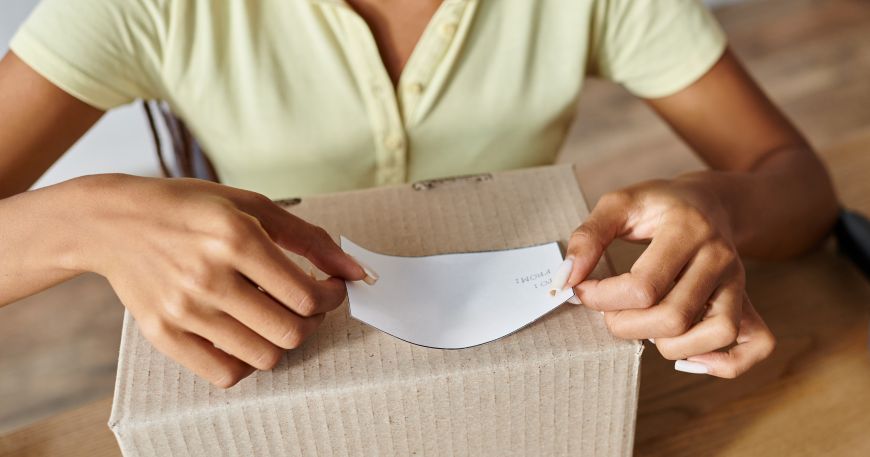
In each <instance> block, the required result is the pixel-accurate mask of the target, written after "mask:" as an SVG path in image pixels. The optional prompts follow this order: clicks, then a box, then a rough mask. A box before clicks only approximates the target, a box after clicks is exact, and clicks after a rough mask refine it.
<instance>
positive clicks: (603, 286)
mask: <svg viewBox="0 0 870 457" xmlns="http://www.w3.org/2000/svg"><path fill="white" fill-rule="evenodd" d="M696 246H697V244H696V243H695V241H694V240H692V239H691V235H689V234H688V233H686V232H685V231H682V230H669V231H666V232H663V233H661V234H658V235H656V236H655V237H654V238H653V240H652V242H651V243H650V245H649V246H648V247H647V248H646V250H644V252H643V254H641V256H640V257H639V258H638V259H637V261H636V262H635V263H634V265H632V267H631V271H630V272H628V273H624V274H621V275H619V276H614V277H610V278H606V279H603V280H600V281H599V280H589V281H584V282H582V283H580V284H578V285H577V287H575V288H574V290H575V293H576V294H577V296H578V297H579V298H580V301H581V302H583V304H584V305H586V306H588V307H590V308H592V309H597V310H600V311H610V310H615V309H627V308H628V309H632V308H649V307H651V306H653V305H655V304H656V303H658V302H659V300H661V298H662V297H664V296H665V294H666V293H667V292H668V291H669V290H670V288H671V286H672V284H673V282H674V279H675V278H676V277H677V275H679V274H680V272H681V271H682V270H683V268H685V267H686V263H687V262H688V261H689V260H690V259H691V258H692V256H693V255H695V252H696V250H697V248H696Z"/></svg>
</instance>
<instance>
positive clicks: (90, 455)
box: [0, 135, 870, 457]
mask: <svg viewBox="0 0 870 457" xmlns="http://www.w3.org/2000/svg"><path fill="white" fill-rule="evenodd" d="M823 155H824V156H825V158H826V160H827V161H828V163H829V165H830V167H831V171H832V174H833V176H834V178H835V181H836V182H837V186H838V191H839V192H840V195H841V198H842V200H843V201H844V202H845V203H846V204H847V205H848V206H850V207H853V208H857V209H860V210H862V211H863V212H865V214H870V135H868V136H864V137H860V138H855V139H852V140H849V141H846V142H844V143H843V144H842V145H840V146H838V147H836V148H832V149H830V150H828V151H825V153H824V154H823ZM611 254H612V255H613V260H614V263H615V264H616V266H617V269H618V270H625V269H627V267H628V266H629V265H630V264H631V261H632V260H633V259H634V258H635V257H636V255H637V254H638V252H637V250H636V248H632V247H629V246H627V245H622V246H618V247H616V248H615V249H614V250H613V252H612V253H611ZM747 272H748V273H747V274H748V289H749V293H750V296H751V297H752V298H753V302H754V303H755V304H756V306H757V307H758V308H759V309H760V311H761V313H762V314H763V315H764V316H765V319H766V320H767V322H768V323H769V324H770V326H771V328H772V329H773V331H774V333H775V334H776V335H777V338H778V340H779V344H778V347H777V350H776V351H775V352H774V354H773V356H771V358H770V359H769V360H767V361H765V362H763V363H762V364H761V365H759V366H758V367H756V368H754V369H753V370H751V371H750V372H749V373H748V374H746V375H744V376H743V377H741V378H738V379H736V380H730V381H726V380H719V379H714V378H710V377H707V376H696V375H687V374H682V373H677V372H675V371H674V370H673V364H672V363H671V362H669V361H666V360H664V359H662V358H661V357H660V356H659V355H658V354H657V353H656V352H655V348H654V347H648V348H647V353H646V354H645V355H644V358H643V363H642V377H643V379H642V382H641V389H640V405H639V411H638V418H637V436H636V446H635V451H636V454H637V455H640V456H659V455H661V456H678V455H705V456H706V455H717V456H732V455H733V456H755V455H759V456H779V455H785V456H801V455H807V456H816V455H831V456H834V455H836V456H849V455H855V456H866V455H870V411H868V409H870V351H868V324H870V317H868V316H870V285H868V283H867V282H866V281H864V280H863V278H862V277H861V276H860V275H859V273H858V272H857V271H855V270H854V269H853V268H852V267H851V266H850V265H849V264H848V262H847V261H845V260H844V259H843V258H842V257H840V256H839V255H837V253H836V252H835V249H834V247H833V243H828V244H827V245H826V246H825V247H824V248H822V249H820V250H818V251H817V252H815V253H813V254H811V255H809V256H807V257H805V258H802V259H799V260H795V261H791V262H784V263H777V264H749V265H747ZM110 405H111V399H110V398H106V399H103V400H100V401H97V402H95V403H92V404H89V405H86V406H84V407H81V408H78V409H75V410H72V411H69V412H66V413H63V414H59V415H57V416H54V417H50V418H48V419H46V420H43V421H41V422H38V423H36V424H34V425H32V426H29V427H26V428H23V429H20V430H18V431H14V432H12V433H9V434H6V435H3V436H0V455H3V456H16V457H23V456H82V457H85V456H87V457H103V456H118V455H120V452H119V451H118V447H117V444H116V443H115V439H114V437H113V436H112V434H111V433H110V431H109V429H108V427H107V426H106V422H107V421H108V417H109V409H110Z"/></svg>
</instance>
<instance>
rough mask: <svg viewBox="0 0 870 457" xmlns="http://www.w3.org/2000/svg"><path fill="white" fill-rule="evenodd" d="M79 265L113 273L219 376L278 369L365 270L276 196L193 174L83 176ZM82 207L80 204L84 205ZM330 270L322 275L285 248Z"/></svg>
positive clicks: (202, 372) (146, 330)
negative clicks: (347, 285) (306, 268)
mask: <svg viewBox="0 0 870 457" xmlns="http://www.w3.org/2000/svg"><path fill="white" fill-rule="evenodd" d="M78 182H79V184H78V189H79V192H82V194H81V199H80V200H78V201H84V202H87V203H85V204H84V205H83V206H84V208H83V213H80V214H82V216H83V217H76V218H75V219H74V220H71V221H69V222H68V223H69V224H71V225H72V226H73V227H72V230H76V231H77V232H76V233H77V234H79V235H80V237H79V238H80V239H79V241H81V244H79V246H80V248H79V249H78V251H79V254H76V255H75V257H76V258H77V260H76V262H78V263H79V264H78V265H77V268H78V269H81V270H85V271H93V272H96V273H99V274H101V275H103V276H105V277H106V278H107V279H108V280H109V282H110V283H111V285H112V287H113V288H114V289H115V292H116V293H117V294H118V297H119V298H120V299H121V301H122V302H123V303H124V305H125V306H126V307H127V309H128V310H129V311H130V313H131V314H132V315H133V316H134V317H135V318H136V322H137V324H138V325H139V330H140V331H141V332H142V334H143V335H144V336H145V338H146V339H148V341H150V342H151V343H152V344H153V345H154V346H155V347H156V348H157V349H158V350H159V351H161V352H163V353H164V354H166V355H167V356H169V357H171V358H172V359H175V360H176V361H178V362H179V363H181V364H182V365H184V366H186V367H187V368H189V369H190V370H192V371H193V372H194V373H196V374H197V375H199V376H201V377H203V378H205V379H207V380H208V381H210V382H211V383H212V384H214V385H216V386H219V387H224V388H226V387H230V386H233V385H234V384H236V383H237V382H238V381H240V380H241V379H243V378H244V377H246V376H248V375H249V374H251V373H252V372H253V371H254V369H260V370H268V369H271V368H272V367H274V366H275V364H277V363H278V361H279V360H280V359H281V356H282V354H283V352H284V350H286V349H293V348H296V347H298V346H299V345H300V344H301V343H302V341H303V340H304V339H305V338H306V337H307V336H309V335H310V334H311V333H312V332H313V331H314V330H315V329H316V328H317V327H318V325H320V323H321V322H322V321H323V318H324V313H326V312H328V311H331V310H333V309H335V308H336V307H337V306H339V305H340V304H341V303H342V301H343V300H344V298H345V295H346V289H345V286H344V281H343V280H345V279H347V280H360V279H363V278H365V276H366V272H365V271H364V270H363V268H361V267H360V266H359V265H358V264H357V263H356V262H355V261H354V260H353V258H352V257H350V256H349V255H347V254H345V253H344V252H343V251H342V250H341V248H339V247H338V246H337V245H336V244H335V242H333V240H332V239H331V238H330V237H329V235H327V233H326V232H325V231H324V230H323V229H321V228H319V227H316V226H314V225H311V224H309V223H307V222H305V221H303V220H301V219H299V218H297V217H295V216H293V215H291V214H289V213H287V212H286V211H284V210H283V209H281V208H280V207H279V206H277V205H276V204H274V203H273V202H272V201H270V200H269V199H268V198H266V197H264V196H262V195H259V194H256V193H253V192H248V191H244V190H239V189H235V188H232V187H227V186H223V185H220V184H215V183H210V182H205V181H200V180H192V179H156V178H141V177H134V176H126V175H99V176H91V177H87V178H82V179H80V180H78ZM81 209H82V208H77V210H81ZM281 247H283V248H285V249H287V250H290V251H293V252H295V253H296V254H299V255H302V256H304V257H306V258H307V259H309V260H310V261H311V262H312V263H313V264H314V265H315V266H316V267H317V268H319V269H321V270H322V271H324V272H325V273H327V274H329V275H330V276H331V277H330V278H328V279H325V280H320V281H318V280H315V279H313V278H312V277H311V276H309V275H308V274H307V273H306V272H304V271H302V270H301V269H300V268H299V267H298V266H296V265H295V264H294V263H293V262H291V261H290V259H289V258H287V256H286V255H285V254H284V252H283V251H282V250H281V249H280V248H281Z"/></svg>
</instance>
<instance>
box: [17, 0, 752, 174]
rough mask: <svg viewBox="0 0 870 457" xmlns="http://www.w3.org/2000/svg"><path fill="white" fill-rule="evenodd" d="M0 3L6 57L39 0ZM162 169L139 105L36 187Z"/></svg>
mask: <svg viewBox="0 0 870 457" xmlns="http://www.w3.org/2000/svg"><path fill="white" fill-rule="evenodd" d="M69 1H76V0H69ZM737 1H741V0H705V2H706V3H708V4H710V5H713V6H718V5H721V4H725V3H734V2H737ZM0 3H2V4H0V54H5V53H6V51H7V49H8V43H9V40H10V39H11V38H12V35H13V34H14V33H15V30H16V29H17V28H18V25H19V24H21V22H23V21H24V19H26V18H27V15H28V14H29V13H30V11H31V10H32V9H33V7H34V6H35V5H36V4H37V3H38V0H0ZM158 170H159V169H158V165H157V159H156V156H155V155H154V149H153V145H152V141H151V137H150V134H149V133H148V130H147V128H146V123H145V118H144V115H143V114H142V112H141V109H140V108H139V106H138V105H132V106H126V107H123V108H120V109H117V110H114V111H112V112H110V113H108V114H107V115H106V116H104V117H103V119H102V120H101V121H100V122H99V123H98V124H97V125H96V126H95V127H94V128H93V129H92V130H91V131H90V132H89V133H88V134H87V135H85V137H84V138H82V139H81V141H79V142H78V143H77V144H76V145H75V146H74V147H73V148H72V149H71V150H70V151H69V152H67V154H66V155H65V156H64V157H63V158H62V159H61V160H60V161H58V163H56V164H55V165H54V166H53V167H51V169H49V170H48V172H47V173H46V174H45V176H43V177H42V179H40V180H39V181H38V182H37V184H36V187H41V186H46V185H50V184H54V183H57V182H60V181H65V180H67V179H70V178H73V177H76V176H81V175H86V174H93V173H107V172H124V173H132V174H140V175H152V176H156V175H158V174H159V171H158Z"/></svg>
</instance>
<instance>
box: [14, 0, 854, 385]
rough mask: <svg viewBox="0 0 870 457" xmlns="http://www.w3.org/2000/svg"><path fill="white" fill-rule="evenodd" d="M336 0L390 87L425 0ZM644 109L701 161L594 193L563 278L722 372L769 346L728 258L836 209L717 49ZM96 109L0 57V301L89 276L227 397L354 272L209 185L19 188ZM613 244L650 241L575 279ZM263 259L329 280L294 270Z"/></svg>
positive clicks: (309, 240)
mask: <svg viewBox="0 0 870 457" xmlns="http://www.w3.org/2000/svg"><path fill="white" fill-rule="evenodd" d="M350 3H351V6H352V7H354V8H355V9H356V10H357V12H359V13H360V15H361V16H363V18H364V19H366V20H367V22H368V23H369V25H370V26H371V28H372V31H373V35H374V36H375V37H376V39H377V41H378V43H379V47H380V50H381V55H382V58H383V60H384V64H385V66H386V68H387V70H388V73H389V74H390V75H391V77H392V78H393V81H394V82H395V81H397V80H398V79H399V75H400V74H401V71H402V68H403V67H404V65H405V63H406V62H407V59H408V57H409V56H410V53H411V51H412V50H413V48H414V44H415V43H416V41H417V40H418V39H419V37H420V35H421V34H422V31H423V29H424V28H425V25H426V24H427V23H428V21H429V19H430V18H431V15H432V13H433V12H434V11H435V9H436V8H437V5H438V3H439V2H437V1H420V2H403V1H398V0H381V1H376V0H365V1H363V0H356V1H352V2H350ZM647 103H649V105H650V106H651V107H652V108H653V109H654V110H655V111H656V112H657V113H658V114H659V115H660V116H661V117H662V119H664V120H665V121H666V122H668V123H669V124H670V125H671V127H672V128H673V129H674V131H675V132H676V133H677V134H679V135H680V136H681V137H682V138H683V139H684V140H685V141H686V142H687V143H688V144H689V145H690V146H691V147H692V148H693V150H695V151H696V153H697V154H699V155H700V156H701V157H702V158H703V159H704V160H705V161H706V162H707V163H708V164H709V165H710V166H711V168H712V170H710V171H703V172H698V173H692V174H688V175H684V176H679V177H676V178H674V179H672V180H658V181H650V182H644V183H640V184H637V185H635V186H632V187H630V188H627V189H622V190H618V191H616V192H613V193H610V194H607V195H605V196H604V197H603V198H602V199H601V200H600V201H599V202H598V204H597V205H596V206H595V208H594V209H593V211H592V213H591V215H590V217H589V218H588V220H587V221H586V222H585V223H584V224H583V225H582V226H580V227H579V228H578V229H577V230H576V231H575V232H574V234H573V235H572V236H571V240H570V244H569V247H568V256H569V257H572V258H573V259H574V270H573V271H572V274H571V277H570V278H569V285H570V286H571V287H574V289H575V292H576V294H577V296H578V297H579V298H580V299H581V300H582V301H583V303H584V304H585V306H588V307H590V308H593V309H597V310H602V311H605V313H606V314H605V317H606V323H607V325H608V327H609V328H610V330H611V331H612V332H613V333H614V334H615V335H617V336H620V337H624V338H655V340H656V344H657V346H656V347H657V348H658V350H659V351H660V352H661V353H662V355H663V356H665V357H667V358H669V359H683V358H688V359H689V360H692V361H696V362H701V363H703V364H705V365H706V366H707V367H708V368H709V373H710V374H711V375H714V376H721V377H734V376H737V375H739V374H740V373H742V372H744V371H746V370H747V369H748V368H750V367H751V366H752V365H753V364H755V363H757V362H758V361H760V360H762V359H764V358H765V357H767V356H768V355H769V354H770V352H771V351H772V350H773V347H774V337H773V335H772V334H771V333H770V331H769V330H768V328H767V326H766V325H765V324H764V322H763V321H762V319H761V317H760V316H759V315H758V313H757V312H756V311H755V309H754V308H753V306H752V304H751V302H750V301H749V299H748V298H747V297H746V293H745V290H744V284H745V279H744V271H743V266H742V264H741V261H740V257H739V254H746V255H751V256H755V257H761V258H783V257H788V256H792V255H795V254H798V253H800V252H803V251H805V250H806V249H808V248H810V247H812V246H813V245H814V244H816V243H817V242H818V240H819V239H820V238H821V237H822V236H823V235H824V234H825V233H826V232H827V230H828V229H829V227H830V226H831V225H832V223H833V221H834V219H835V215H836V212H837V202H836V198H835V196H834V193H833V190H832V187H831V182H830V179H829V178H828V175H827V173H826V171H825V169H824V167H823V166H822V164H821V163H820V162H819V160H818V158H817V157H816V156H815V155H814V153H813V151H812V149H811V148H810V147H809V146H808V145H807V143H806V141H805V140H804V139H803V138H802V137H801V135H800V134H799V133H798V132H797V130H796V129H795V128H794V127H793V126H792V125H791V124H790V123H789V122H788V121H787V120H786V119H785V118H784V117H783V116H782V114H781V113H780V112H779V111H778V110H777V109H776V108H775V107H774V106H773V105H772V104H771V103H770V101H769V100H768V99H767V98H766V97H765V96H764V94H763V93H762V92H761V91H760V90H759V88H758V87H757V85H756V84H755V83H754V82H753V81H752V79H751V78H750V77H749V76H748V75H747V74H746V72H745V71H744V70H743V69H742V67H741V66H740V64H739V62H738V61H737V60H736V59H735V58H734V56H733V55H732V54H731V53H730V52H726V53H725V55H724V56H723V57H722V58H721V59H720V61H719V62H718V63H717V64H716V65H715V66H714V67H713V68H712V69H711V70H710V71H709V72H708V73H707V74H706V75H705V76H703V77H702V78H701V79H700V80H698V81H697V82H695V83H694V84H692V85H691V86H690V87H688V88H686V89H684V90H682V91H680V92H679V93H677V94H674V95H671V96H668V97H664V98H660V99H655V100H647ZM102 114H103V112H101V111H99V110H97V109H95V108H93V107H90V106H88V105H86V104H84V103H82V102H80V101H78V100H77V99H75V98H74V97H72V96H70V95H68V94H66V93H65V92H63V91H62V90H61V89H59V88H57V87H56V86H54V85H53V84H52V83H50V82H49V81H47V80H46V79H44V78H43V77H41V76H40V75H39V74H37V73H36V72H35V71H33V70H32V69H31V68H30V67H28V66H27V65H26V64H24V63H23V62H22V61H21V60H19V59H18V58H17V57H16V56H15V55H14V54H12V53H10V54H7V56H6V57H5V58H4V59H3V60H2V61H0V119H4V122H2V123H0V145H2V146H0V148H2V149H0V219H2V220H3V221H4V223H3V224H0V250H2V251H3V253H4V255H2V256H0V304H8V303H11V302H13V301H15V300H18V299H20V298H22V297H25V296H28V295H31V294H34V293H36V292H38V291H40V290H43V289H45V288H47V287H50V286H52V285H54V284H57V283H59V282H62V281H64V280H66V279H69V278H71V277H73V276H75V275H78V274H81V273H83V272H88V271H90V272H96V273H99V274H101V275H103V276H105V277H106V278H107V279H108V280H109V282H110V283H111V284H112V286H113V287H114V289H115V291H116V293H117V294H118V296H119V297H120V298H121V301H122V302H123V303H124V304H125V306H126V307H127V308H128V309H129V310H130V312H131V313H132V314H133V316H134V317H135V318H136V320H137V322H138V324H139V326H140V329H141V331H142V333H143V334H144V336H145V337H146V338H147V339H148V340H149V341H151V343H152V344H154V346H155V347H156V348H157V349H158V350H160V351H162V352H163V353H165V354H167V355H168V356H170V357H172V358H173V359H175V360H177V361H178V362H180V363H181V364H183V365H185V366H186V367H188V368H189V369H191V370H192V371H194V372H195V373H196V374H198V375H199V376H202V377H203V378H205V379H207V380H209V381H210V382H212V383H214V384H215V385H218V386H221V387H229V386H232V385H234V384H235V383H237V382H238V381H239V380H241V379H242V378H244V377H245V376H247V375H248V374H250V373H251V372H252V371H253V370H255V369H271V368H272V367H273V366H274V365H275V364H276V363H277V362H278V360H279V359H280V356H281V353H282V351H283V350H285V349H292V348H294V347H297V346H298V345H299V344H300V343H301V342H302V341H303V340H304V338H305V337H306V336H308V335H310V334H311V333H312V332H313V331H314V330H315V329H316V327H317V326H318V325H319V323H320V322H321V320H322V318H323V314H324V313H326V312H328V311H330V310H332V309H334V308H335V307H336V306H338V305H339V304H340V303H341V302H342V300H343V299H344V297H345V289H344V286H343V282H342V281H341V279H349V280H359V279H362V278H363V277H364V276H365V273H364V271H363V270H362V269H361V268H360V266H359V265H357V264H356V262H355V261H354V260H353V259H352V258H350V257H348V256H347V255H346V254H344V253H343V252H342V251H341V250H340V248H339V247H338V246H336V245H335V243H334V242H332V240H330V239H329V237H328V236H327V235H326V234H325V232H324V231H323V230H322V229H319V228H317V227H314V226H312V225H310V224H308V223H306V222H304V221H302V220H299V219H298V218H296V217H294V216H292V215H289V214H287V213H286V212H284V211H283V210H281V209H280V208H279V207H277V206H276V205H274V204H273V203H272V202H271V201H269V200H268V199H267V198H266V197H263V196H262V195H258V194H255V193H252V192H248V191H244V190H240V189H234V188H231V187H228V186H223V185H219V184H214V183H205V182H201V181H196V180H186V179H154V178H140V177H134V176H125V175H97V176H90V177H83V178H78V179H74V180H71V181H67V182H64V183H60V184H57V185H54V186H50V187H47V188H43V189H40V190H36V191H30V192H26V190H27V189H28V188H29V187H30V186H31V185H32V184H33V182H35V180H36V179H37V178H38V177H39V176H40V175H41V174H42V173H44V171H45V170H46V169H47V168H48V167H49V166H50V165H51V164H52V163H54V162H55V161H56V160H57V159H58V158H59V157H60V156H61V155H62V154H63V152H64V151H66V150H67V149H68V148H69V147H70V146H71V145H72V144H73V143H74V142H75V141H76V140H77V139H78V138H80V137H81V136H82V135H83V134H84V133H85V132H86V131H87V130H88V129H89V128H90V127H91V126H92V125H93V124H94V123H95V122H96V121H97V120H98V119H99V118H100V117H101V116H102ZM760 196H763V198H759V197H760ZM793 227H800V230H794V229H793ZM616 238H623V239H627V240H632V241H649V242H650V245H649V247H648V248H647V250H646V251H645V252H644V254H643V255H642V256H641V257H640V258H639V259H638V261H637V262H636V263H635V264H634V265H633V267H632V268H631V271H630V272H629V273H626V274H623V275H620V276H616V277H614V278H609V279H605V280H601V281H596V280H588V279H587V278H586V277H587V275H588V274H589V272H590V271H591V270H592V267H593V266H594V265H595V263H596V262H597V260H598V258H599V257H600V256H601V255H602V253H603V252H604V249H605V248H606V247H607V246H608V245H609V244H610V243H611V242H612V241H613V240H614V239H616ZM280 248H284V249H288V250H290V251H294V252H296V253H298V254H300V255H303V256H304V257H306V258H308V259H309V260H311V261H312V263H313V264H314V265H316V266H317V267H318V268H320V269H321V270H322V271H324V272H326V273H327V274H329V275H331V277H330V278H328V279H326V280H321V281H316V280H314V279H312V278H310V277H309V276H308V275H306V274H304V273H303V272H302V271H301V270H300V269H299V268H298V267H297V266H296V265H294V264H292V263H291V262H290V261H288V260H287V258H286V257H285V256H284V255H283V253H282V251H281V249H280ZM261 289H262V290H261ZM723 348H724V349H727V350H723Z"/></svg>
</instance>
